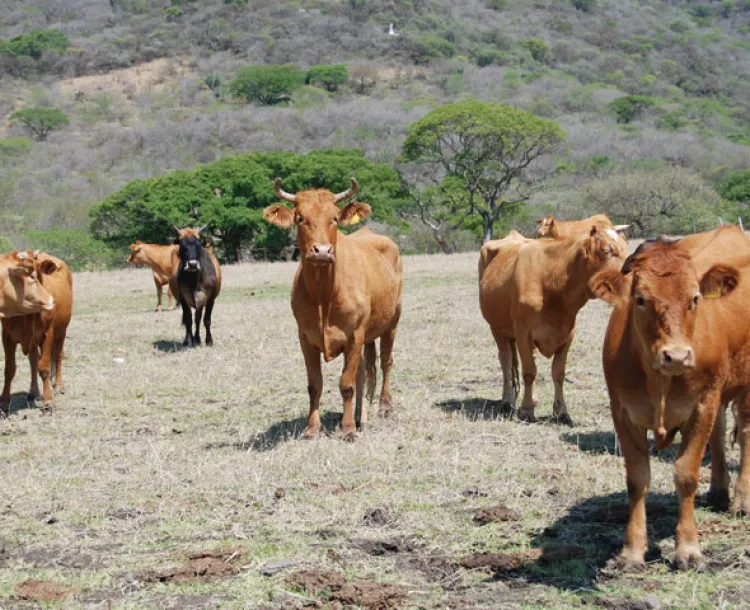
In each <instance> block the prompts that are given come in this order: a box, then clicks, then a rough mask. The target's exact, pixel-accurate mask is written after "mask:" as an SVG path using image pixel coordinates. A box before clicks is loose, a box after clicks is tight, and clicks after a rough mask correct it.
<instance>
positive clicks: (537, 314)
mask: <svg viewBox="0 0 750 610" xmlns="http://www.w3.org/2000/svg"><path fill="white" fill-rule="evenodd" d="M626 255H627V243H626V242H625V240H624V239H623V238H622V237H621V236H620V235H618V233H617V232H616V231H614V229H600V228H598V227H597V226H596V225H591V226H590V227H589V230H588V231H587V232H585V233H584V234H583V235H580V236H577V237H570V238H560V239H526V238H525V237H523V236H522V235H521V234H520V233H517V232H515V231H511V233H510V234H509V235H508V236H507V237H506V238H505V239H501V240H495V241H490V242H488V243H487V244H485V245H484V246H483V247H482V250H481V254H480V264H479V273H480V278H479V303H480V306H481V309H482V315H483V316H484V319H485V320H487V323H488V324H489V325H490V329H491V330H492V335H493V336H494V338H495V341H496V343H497V349H498V356H499V359H500V366H501V367H502V370H503V402H504V403H505V404H507V405H508V406H509V407H510V408H511V410H515V403H516V387H517V386H518V365H517V356H516V346H517V348H518V356H520V359H521V366H522V369H523V370H522V372H523V384H524V393H523V400H522V402H521V408H520V410H519V411H518V418H519V419H521V420H525V421H534V408H535V407H536V388H535V380H536V363H535V361H534V350H535V349H538V350H539V351H540V352H541V353H542V355H544V356H546V357H547V358H550V357H552V358H553V360H552V380H553V382H554V385H555V398H554V403H553V413H554V417H555V419H556V420H558V421H560V422H563V423H568V424H570V423H572V422H571V419H570V416H569V415H568V411H567V406H566V404H565V397H564V395H563V382H564V380H565V364H566V360H567V356H568V350H569V349H570V345H571V343H572V341H573V336H574V334H575V323H576V316H577V314H578V311H579V310H580V309H581V307H583V306H584V305H585V304H586V301H587V300H588V298H589V294H588V286H587V282H588V280H589V279H590V278H591V277H592V276H593V275H594V274H595V273H596V272H597V271H600V270H602V269H606V268H610V267H618V268H619V266H620V265H621V264H622V261H624V260H625V256H626Z"/></svg>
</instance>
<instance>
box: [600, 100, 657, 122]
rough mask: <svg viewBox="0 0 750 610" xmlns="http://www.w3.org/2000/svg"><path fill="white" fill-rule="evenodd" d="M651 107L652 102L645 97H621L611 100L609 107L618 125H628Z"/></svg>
mask: <svg viewBox="0 0 750 610" xmlns="http://www.w3.org/2000/svg"><path fill="white" fill-rule="evenodd" d="M653 105H654V101H653V100H652V99H651V98H649V97H646V96H645V95H623V96H622V97H618V98H616V99H614V100H612V102H611V103H610V105H609V107H610V108H611V109H612V112H613V113H614V115H615V118H616V119H617V122H618V123H630V122H631V121H633V120H634V119H636V118H638V117H639V116H641V115H642V114H643V113H644V112H645V111H646V109H647V108H650V107H651V106H653Z"/></svg>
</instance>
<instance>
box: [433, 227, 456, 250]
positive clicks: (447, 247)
mask: <svg viewBox="0 0 750 610" xmlns="http://www.w3.org/2000/svg"><path fill="white" fill-rule="evenodd" d="M432 236H433V237H434V238H435V241H436V242H437V245H438V246H440V249H441V250H442V251H443V254H453V250H452V248H451V247H450V244H449V243H448V242H447V241H445V238H444V237H443V236H442V235H440V231H433V232H432Z"/></svg>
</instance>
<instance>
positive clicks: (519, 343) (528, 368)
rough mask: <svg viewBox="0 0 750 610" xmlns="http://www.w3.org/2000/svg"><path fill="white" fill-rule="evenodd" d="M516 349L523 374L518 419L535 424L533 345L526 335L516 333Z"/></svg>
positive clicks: (529, 337)
mask: <svg viewBox="0 0 750 610" xmlns="http://www.w3.org/2000/svg"><path fill="white" fill-rule="evenodd" d="M516 347H517V348H518V356H519V357H520V359H521V370H522V372H523V400H522V401H521V408H520V409H519V410H518V419H520V420H521V421H527V422H535V421H536V418H535V417H534V409H535V407H536V396H535V395H536V362H535V361H534V345H533V344H532V342H531V336H530V335H529V334H528V333H516Z"/></svg>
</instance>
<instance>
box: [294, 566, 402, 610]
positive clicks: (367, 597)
mask: <svg viewBox="0 0 750 610" xmlns="http://www.w3.org/2000/svg"><path fill="white" fill-rule="evenodd" d="M286 581H287V583H289V584H290V585H293V586H295V587H299V588H301V589H303V590H305V591H306V592H307V593H308V594H309V595H317V596H320V597H323V598H325V600H326V601H328V602H330V603H331V604H332V607H338V606H339V604H341V605H343V606H357V607H360V608H368V609H370V610H390V609H394V608H400V607H401V606H403V604H404V602H405V601H406V599H407V597H408V595H409V593H408V591H407V589H406V587H403V586H401V585H394V584H391V583H382V582H355V583H350V582H347V581H346V576H345V575H344V574H342V573H340V572H332V571H328V570H302V571H299V572H295V573H294V574H290V575H289V576H288V577H287V579H286Z"/></svg>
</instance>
